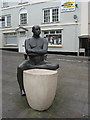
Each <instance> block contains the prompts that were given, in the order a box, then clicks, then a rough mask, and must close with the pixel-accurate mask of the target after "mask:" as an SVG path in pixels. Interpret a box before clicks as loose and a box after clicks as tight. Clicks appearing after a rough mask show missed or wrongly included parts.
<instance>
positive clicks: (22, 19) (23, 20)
mask: <svg viewBox="0 0 90 120" xmlns="http://www.w3.org/2000/svg"><path fill="white" fill-rule="evenodd" d="M20 24H21V25H24V24H27V13H24V14H20Z"/></svg>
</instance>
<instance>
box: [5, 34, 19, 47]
mask: <svg viewBox="0 0 90 120" xmlns="http://www.w3.org/2000/svg"><path fill="white" fill-rule="evenodd" d="M4 37H5V45H17V34H16V33H6V34H4Z"/></svg>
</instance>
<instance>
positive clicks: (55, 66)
mask: <svg viewBox="0 0 90 120" xmlns="http://www.w3.org/2000/svg"><path fill="white" fill-rule="evenodd" d="M36 68H39V69H48V70H56V69H58V68H59V64H56V63H48V62H44V63H43V64H41V65H36Z"/></svg>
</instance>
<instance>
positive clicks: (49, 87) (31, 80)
mask: <svg viewBox="0 0 90 120" xmlns="http://www.w3.org/2000/svg"><path fill="white" fill-rule="evenodd" d="M23 78H24V79H23V80H24V88H25V92H26V97H27V101H28V103H29V105H30V106H31V108H33V109H35V110H39V111H43V110H46V109H48V108H49V107H50V106H51V105H52V102H53V100H54V97H55V93H56V88H57V71H56V70H55V71H54V70H45V69H31V70H25V71H24V73H23Z"/></svg>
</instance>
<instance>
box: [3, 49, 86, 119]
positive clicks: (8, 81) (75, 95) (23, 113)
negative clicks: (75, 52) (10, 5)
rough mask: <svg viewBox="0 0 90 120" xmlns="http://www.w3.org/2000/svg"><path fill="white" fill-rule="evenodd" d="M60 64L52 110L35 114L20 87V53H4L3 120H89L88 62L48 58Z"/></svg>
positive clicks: (84, 59)
mask: <svg viewBox="0 0 90 120" xmlns="http://www.w3.org/2000/svg"><path fill="white" fill-rule="evenodd" d="M47 59H48V61H51V62H55V63H59V65H60V68H59V69H58V84H57V91H56V96H55V99H54V101H53V104H52V106H51V107H50V108H49V109H48V110H46V111H42V112H40V111H36V110H33V109H32V108H31V107H30V106H29V105H28V103H27V99H26V96H21V95H20V91H19V86H18V83H17V78H16V72H17V66H18V65H19V64H20V63H21V62H22V61H24V56H23V54H21V53H18V52H10V51H2V118H88V58H87V57H84V56H80V57H77V56H65V55H60V54H48V58H47Z"/></svg>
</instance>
